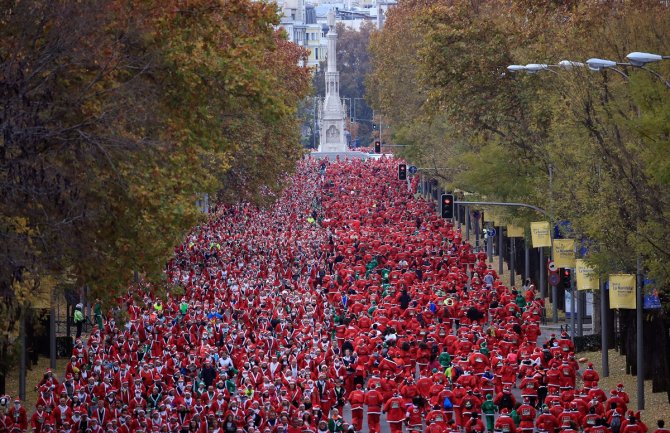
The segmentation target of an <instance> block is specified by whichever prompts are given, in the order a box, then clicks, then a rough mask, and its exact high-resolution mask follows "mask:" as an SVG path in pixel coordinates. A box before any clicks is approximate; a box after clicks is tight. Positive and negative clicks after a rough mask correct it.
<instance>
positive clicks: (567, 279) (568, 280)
mask: <svg viewBox="0 0 670 433" xmlns="http://www.w3.org/2000/svg"><path fill="white" fill-rule="evenodd" d="M561 285H562V286H563V288H564V289H566V290H570V288H571V287H572V270H570V269H568V268H563V269H562V270H561Z"/></svg>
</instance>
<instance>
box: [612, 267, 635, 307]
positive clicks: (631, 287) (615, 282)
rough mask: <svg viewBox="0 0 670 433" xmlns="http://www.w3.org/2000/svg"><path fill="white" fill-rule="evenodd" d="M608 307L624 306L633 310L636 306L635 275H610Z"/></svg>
mask: <svg viewBox="0 0 670 433" xmlns="http://www.w3.org/2000/svg"><path fill="white" fill-rule="evenodd" d="M609 286H610V308H611V309H615V308H625V309H629V310H634V309H635V308H636V307H637V302H636V298H637V297H636V296H635V295H636V291H635V275H632V274H614V275H610V279H609Z"/></svg>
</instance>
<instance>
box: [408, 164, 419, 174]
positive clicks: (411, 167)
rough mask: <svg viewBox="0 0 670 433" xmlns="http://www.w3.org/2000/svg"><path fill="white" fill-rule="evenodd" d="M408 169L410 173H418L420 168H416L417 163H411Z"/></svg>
mask: <svg viewBox="0 0 670 433" xmlns="http://www.w3.org/2000/svg"><path fill="white" fill-rule="evenodd" d="M407 171H409V174H416V172H417V171H418V170H417V168H416V165H410V166H409V168H408V169H407Z"/></svg>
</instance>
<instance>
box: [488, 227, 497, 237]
mask: <svg viewBox="0 0 670 433" xmlns="http://www.w3.org/2000/svg"><path fill="white" fill-rule="evenodd" d="M488 230H489V236H491V237H493V236H495V235H496V229H495V228H494V227H489V229H488Z"/></svg>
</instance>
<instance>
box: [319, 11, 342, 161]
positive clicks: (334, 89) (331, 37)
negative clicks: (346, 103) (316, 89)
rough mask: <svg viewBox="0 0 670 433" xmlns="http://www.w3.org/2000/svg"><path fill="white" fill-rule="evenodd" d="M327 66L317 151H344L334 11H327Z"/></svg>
mask: <svg viewBox="0 0 670 433" xmlns="http://www.w3.org/2000/svg"><path fill="white" fill-rule="evenodd" d="M328 26H329V29H328V35H326V38H327V39H328V67H327V69H326V73H325V76H326V97H325V99H324V102H323V110H322V112H321V137H320V140H319V152H346V151H347V140H346V136H345V134H344V120H345V114H344V113H345V111H344V108H343V105H342V101H341V99H340V73H339V72H337V30H336V29H335V11H334V10H331V11H330V12H328Z"/></svg>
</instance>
